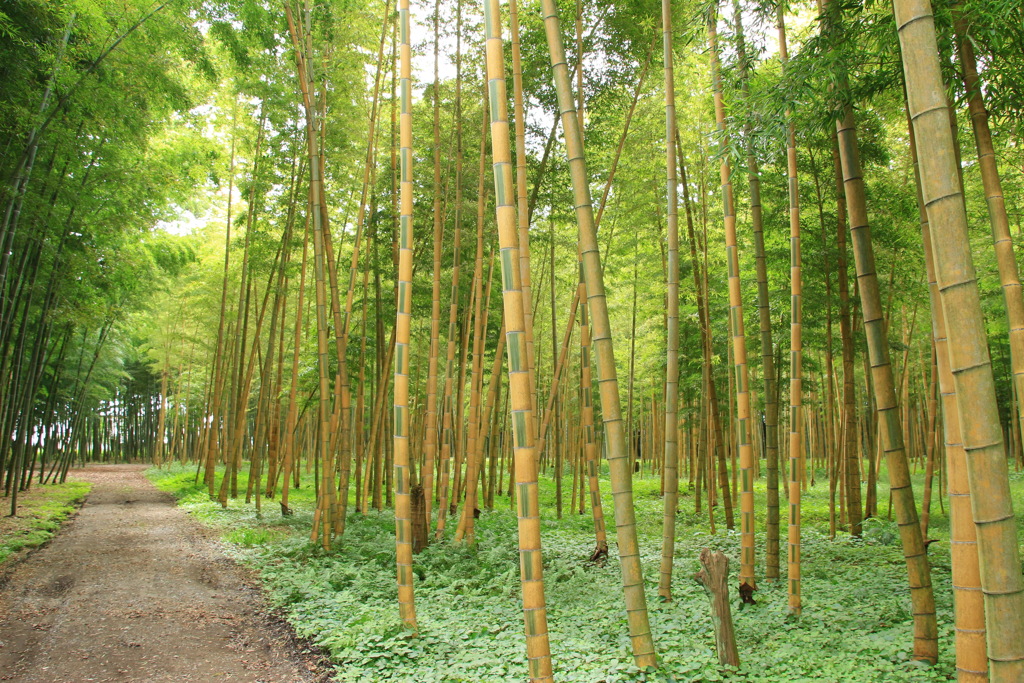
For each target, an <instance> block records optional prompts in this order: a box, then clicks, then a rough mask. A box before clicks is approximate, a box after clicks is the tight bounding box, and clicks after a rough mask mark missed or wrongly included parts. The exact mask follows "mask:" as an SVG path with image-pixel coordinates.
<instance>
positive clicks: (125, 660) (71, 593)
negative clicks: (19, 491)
mask: <svg viewBox="0 0 1024 683" xmlns="http://www.w3.org/2000/svg"><path fill="white" fill-rule="evenodd" d="M143 469H144V468H143V467H141V466H97V467H91V468H88V469H84V470H77V471H75V472H74V473H73V474H74V476H76V477H79V478H82V479H85V480H87V481H91V482H93V488H92V492H91V493H90V494H89V497H88V498H87V499H86V501H85V505H84V506H83V508H82V510H81V512H80V513H79V514H78V516H77V517H76V518H75V519H74V520H73V521H72V522H71V523H70V524H68V526H67V527H66V528H65V529H63V530H62V531H61V532H60V533H59V534H58V535H57V537H56V538H55V539H54V540H53V542H51V543H50V544H49V545H48V546H46V547H45V548H42V549H41V550H39V551H37V552H35V553H34V554H32V555H31V556H29V557H28V559H26V560H25V561H24V562H22V563H21V564H20V565H18V566H17V567H16V568H15V569H14V570H13V571H12V572H11V573H10V575H9V576H8V577H7V580H6V581H5V582H4V585H2V586H0V680H3V681H23V682H24V683H29V682H33V683H36V682H38V683H44V682H45V683H85V682H86V681H97V682H100V681H118V682H122V681H168V682H170V681H175V682H179V683H183V682H186V681H230V682H238V683H241V682H252V683H255V682H267V683H292V682H300V681H301V682H313V681H325V680H328V679H329V676H330V674H329V670H328V668H327V667H326V666H325V663H324V662H323V661H322V660H321V659H319V658H318V657H317V656H316V655H314V654H313V653H311V652H309V651H308V650H304V649H303V648H302V646H301V644H300V643H298V642H297V641H296V640H295V638H294V635H293V634H292V632H291V630H290V629H289V628H288V626H287V625H286V624H284V623H282V622H281V621H279V620H276V619H275V618H274V617H272V616H270V615H268V614H267V611H266V608H265V606H264V605H263V603H262V600H261V598H260V594H259V592H258V590H257V589H256V588H254V587H253V585H252V583H251V580H250V579H249V578H248V577H247V574H246V572H245V570H243V569H242V568H240V567H238V566H237V565H235V564H234V563H233V562H232V561H231V560H230V559H229V558H228V557H226V556H225V555H224V553H223V552H222V551H221V550H220V549H219V547H218V544H217V543H216V541H215V540H213V539H212V538H211V535H210V534H209V533H208V532H207V531H205V530H204V529H202V528H200V527H199V525H198V524H197V523H196V522H194V521H193V520H191V519H190V518H189V517H188V515H186V514H185V513H184V512H183V511H181V510H180V509H178V508H176V507H174V502H173V500H172V499H171V497H170V496H169V495H168V494H166V493H163V492H161V491H158V490H157V489H156V488H155V487H154V486H153V485H152V484H151V483H150V482H149V481H148V480H147V479H146V478H145V477H144V476H143V475H142V470H143Z"/></svg>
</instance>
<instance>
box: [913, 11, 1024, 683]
mask: <svg viewBox="0 0 1024 683" xmlns="http://www.w3.org/2000/svg"><path fill="white" fill-rule="evenodd" d="M893 4H894V14H895V18H896V26H897V30H898V32H899V38H900V46H901V47H902V50H903V65H904V75H905V77H906V83H907V109H908V111H909V113H910V119H911V121H912V123H913V128H914V133H915V136H916V138H917V145H918V147H919V148H927V149H928V150H929V154H928V155H927V156H921V157H920V161H921V166H920V172H921V193H922V196H923V198H924V205H925V208H926V213H927V216H928V223H929V226H930V229H931V230H932V231H933V235H932V236H933V239H932V240H931V242H932V244H931V247H932V252H933V254H934V257H935V272H936V280H937V282H938V289H939V297H940V300H941V303H942V311H943V313H944V315H945V318H946V333H947V335H948V339H949V348H950V350H951V351H952V353H951V354H950V369H951V370H952V374H953V380H954V385H955V387H956V395H957V405H958V406H959V408H960V414H961V415H968V414H969V415H971V416H972V419H971V420H969V421H968V420H965V421H964V422H963V424H962V427H963V443H964V450H965V452H966V454H967V475H968V480H969V484H970V489H971V508H972V512H973V516H974V523H975V527H976V530H977V534H978V555H979V565H980V568H981V587H982V592H983V593H984V596H985V622H986V627H987V630H988V642H987V650H988V659H989V675H990V677H991V680H993V681H997V682H999V683H1001V682H1002V681H1019V680H1022V679H1024V577H1022V575H1021V563H1020V554H1019V548H1018V545H1017V530H1016V523H1015V520H1014V517H1013V506H1012V502H1011V497H1010V490H1009V472H1008V467H1007V462H1006V455H1005V451H1004V448H1003V447H1004V444H1003V434H1002V429H1001V427H1000V423H999V413H998V409H997V406H996V398H995V386H994V381H993V377H992V365H991V361H990V359H989V355H988V348H987V343H986V338H985V323H984V318H983V316H982V312H981V301H980V295H979V292H978V285H977V280H976V276H975V272H974V265H973V260H972V257H971V251H970V243H969V241H968V237H967V215H966V209H965V206H964V202H963V191H962V188H961V185H960V179H959V176H958V174H957V165H956V161H955V159H956V155H955V150H954V146H955V141H954V140H953V138H952V135H951V133H950V130H949V115H948V109H947V102H946V94H945V88H944V86H943V81H942V72H941V68H940V64H939V52H938V46H937V44H936V36H935V23H934V17H933V16H932V11H931V6H930V4H929V3H928V2H922V1H921V0H895V2H894V3H893Z"/></svg>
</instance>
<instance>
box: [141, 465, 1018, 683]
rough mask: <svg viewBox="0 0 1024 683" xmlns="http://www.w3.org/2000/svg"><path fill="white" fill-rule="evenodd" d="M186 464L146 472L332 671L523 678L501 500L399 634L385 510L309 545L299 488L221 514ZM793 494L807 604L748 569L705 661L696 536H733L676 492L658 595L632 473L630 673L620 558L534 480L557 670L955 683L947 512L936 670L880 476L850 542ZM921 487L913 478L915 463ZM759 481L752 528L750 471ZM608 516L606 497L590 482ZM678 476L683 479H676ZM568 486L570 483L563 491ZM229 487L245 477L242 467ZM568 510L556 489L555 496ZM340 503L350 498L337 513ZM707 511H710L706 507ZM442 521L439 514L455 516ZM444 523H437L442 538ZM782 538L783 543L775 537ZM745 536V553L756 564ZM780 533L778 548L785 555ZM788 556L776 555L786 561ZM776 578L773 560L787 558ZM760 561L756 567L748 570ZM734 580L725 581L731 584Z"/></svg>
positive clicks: (654, 547) (442, 551) (647, 484)
mask: <svg viewBox="0 0 1024 683" xmlns="http://www.w3.org/2000/svg"><path fill="white" fill-rule="evenodd" d="M194 472H195V470H194V469H192V468H189V469H187V470H185V469H174V468H172V469H171V470H164V471H159V470H150V472H149V473H148V474H149V476H150V477H151V478H152V479H153V480H154V481H156V483H157V485H158V486H159V487H161V488H163V489H164V490H168V491H171V492H173V493H174V494H175V495H176V496H178V498H179V501H180V503H181V504H182V505H183V506H184V507H186V508H187V509H188V510H189V511H190V512H191V513H192V514H193V515H194V516H196V517H197V518H198V519H200V520H202V521H203V522H204V523H207V524H211V525H214V526H217V527H219V528H220V529H221V530H222V533H223V538H224V540H225V541H226V542H228V543H229V544H230V545H229V547H230V548H232V550H233V552H234V553H235V554H236V556H237V557H239V558H240V559H242V560H243V561H245V562H248V563H250V564H251V565H253V566H254V567H256V568H257V569H258V570H259V571H260V573H261V575H262V577H263V580H264V585H265V587H266V589H267V591H268V594H269V596H270V599H271V601H272V602H273V603H274V604H276V605H278V606H281V607H283V608H284V609H285V611H286V613H287V614H288V615H289V620H290V621H291V623H292V624H293V625H294V626H295V628H296V630H297V631H298V633H299V634H300V635H303V636H306V637H309V638H310V639H311V640H313V641H314V642H316V643H317V644H318V645H320V646H321V647H323V648H325V649H326V650H328V651H329V653H330V654H331V656H332V658H333V660H334V661H335V663H336V664H337V666H338V674H337V680H339V681H411V680H416V681H423V682H432V681H437V682H445V683H447V682H453V683H454V682H459V681H482V682H488V681H507V680H523V679H525V677H526V666H525V662H524V656H525V648H524V644H523V626H522V612H521V605H520V601H519V600H520V598H519V595H520V592H519V566H518V559H517V537H516V519H515V513H514V512H513V511H512V509H511V505H510V503H509V500H508V499H507V498H506V497H501V498H500V499H498V500H497V501H496V506H495V509H494V510H493V511H484V512H483V514H482V515H481V517H480V519H478V520H477V543H476V545H475V546H474V547H472V548H467V547H464V546H461V545H454V544H452V543H451V542H450V540H449V541H446V542H441V543H435V544H432V545H431V546H430V547H428V548H427V549H426V550H425V551H424V552H422V553H421V554H420V555H418V556H417V557H416V564H415V568H414V569H415V573H416V586H415V590H416V606H417V611H418V621H419V633H418V635H417V636H415V637H414V636H412V635H411V634H409V633H407V632H405V631H404V630H403V629H402V626H401V623H400V621H399V619H398V609H397V603H396V595H395V568H394V567H395V565H394V558H395V550H394V518H393V515H392V514H391V513H390V512H388V511H385V512H381V513H377V512H371V513H370V514H368V515H365V516H364V515H358V514H353V515H350V517H349V520H348V526H347V531H346V534H345V538H344V541H343V543H340V544H338V547H336V548H335V549H334V550H332V551H331V552H329V553H325V552H323V551H322V550H321V549H319V548H318V547H316V546H314V545H312V544H310V543H309V542H308V535H309V528H310V523H311V518H312V517H311V509H312V504H313V496H312V487H311V486H308V484H307V485H306V487H305V488H302V489H300V490H298V491H294V492H293V494H292V495H293V498H292V500H291V503H292V507H293V508H294V509H296V514H295V515H293V516H291V517H288V518H282V517H281V515H280V513H279V512H278V510H277V503H276V502H271V501H264V512H265V514H263V515H258V514H256V512H255V511H254V510H253V508H252V506H251V505H250V506H245V505H244V503H242V502H240V501H231V502H230V503H229V505H228V507H227V508H226V509H222V508H221V507H220V505H219V504H217V503H216V502H211V501H210V500H209V498H208V496H207V495H206V493H205V489H203V487H201V486H199V487H197V486H195V485H194V484H193V478H194ZM820 481H821V478H819V484H818V485H817V486H816V487H814V488H812V489H811V490H810V491H808V492H807V493H806V494H805V496H804V535H803V578H804V582H803V595H804V613H803V615H802V616H801V617H800V618H798V619H797V618H793V617H791V616H789V615H788V614H787V610H786V584H785V581H779V582H776V583H769V582H767V581H764V580H762V581H761V582H760V584H759V587H758V591H757V593H756V594H755V597H756V599H757V601H758V604H756V605H752V606H746V607H745V608H741V607H740V605H739V603H738V600H735V601H734V620H735V623H736V631H737V639H738V645H739V650H740V657H741V661H742V662H743V664H742V666H741V667H739V668H738V669H736V670H728V669H723V668H722V667H720V666H718V664H717V660H716V657H715V655H714V637H713V630H712V624H711V619H710V616H709V610H708V603H707V598H706V597H705V596H704V594H703V591H702V590H701V589H700V587H699V586H698V585H697V583H696V582H695V581H694V580H693V579H692V576H693V574H694V573H695V572H696V571H697V569H698V568H699V566H698V562H697V556H698V553H699V552H700V549H701V548H702V547H712V548H716V549H719V550H721V551H723V552H725V553H726V554H728V555H729V557H730V569H731V572H732V574H733V576H735V574H736V571H737V569H738V556H739V534H738V533H735V532H729V531H726V530H725V528H724V526H725V525H724V520H722V519H721V515H720V514H719V519H717V520H716V523H717V524H718V533H717V534H714V535H712V534H710V533H708V531H707V519H706V512H705V513H704V514H702V515H699V516H697V515H695V514H694V513H693V495H692V493H689V492H687V493H685V494H684V495H682V496H681V497H680V514H679V522H678V526H677V529H678V533H677V545H676V569H675V573H674V576H673V593H674V596H675V600H674V601H673V602H671V603H661V602H659V601H658V598H657V572H658V560H659V557H660V534H661V508H662V501H661V497H660V495H659V490H658V488H659V482H658V480H657V479H654V478H640V479H638V480H636V481H635V484H634V493H635V499H636V508H637V519H638V531H639V534H640V544H641V552H642V559H643V564H644V576H645V581H646V584H647V596H648V605H649V608H650V610H651V624H652V629H653V633H654V638H655V643H656V646H657V648H658V654H659V660H660V662H661V668H660V669H659V670H658V671H657V672H654V673H650V672H641V671H639V670H637V669H636V668H635V667H634V666H633V664H632V658H631V656H630V652H629V640H628V637H627V633H626V625H625V614H624V609H623V605H622V597H621V587H620V584H619V580H620V574H619V566H618V561H617V559H616V558H615V557H614V554H615V551H614V545H613V546H612V548H613V549H612V555H613V557H612V558H611V559H609V561H608V562H607V563H606V564H605V565H603V566H597V565H594V564H591V563H589V562H587V560H586V558H587V557H588V556H589V554H590V552H591V550H592V547H593V531H592V527H591V522H590V518H589V515H583V516H580V515H576V514H568V513H567V514H565V515H564V516H563V518H562V519H561V520H556V519H555V518H554V517H555V514H554V495H555V494H554V484H553V482H552V481H551V480H550V477H546V476H545V477H542V480H541V503H542V516H543V526H542V536H543V544H544V560H545V576H544V578H545V586H546V593H547V603H548V617H549V628H550V632H551V648H552V655H553V659H554V666H555V671H556V677H557V678H558V680H561V681H589V682H592V683H612V682H619V681H622V682H625V681H654V680H659V681H660V680H667V681H764V682H768V681H858V682H859V681H908V682H909V681H914V682H917V681H921V682H923V681H945V680H953V679H955V666H954V661H953V625H952V594H951V584H950V561H949V543H948V539H949V531H948V529H949V524H948V517H947V516H946V514H945V513H944V512H942V511H941V510H940V509H939V505H938V501H937V499H936V500H935V502H933V512H932V526H931V531H930V534H929V535H930V536H931V537H932V538H935V539H937V541H938V542H936V543H933V544H932V546H931V548H930V557H931V560H932V572H933V576H932V580H933V583H934V585H935V593H936V602H937V607H938V620H939V637H940V643H939V647H940V659H939V663H938V664H937V665H936V666H934V667H929V666H926V665H923V664H921V663H918V662H914V661H911V660H910V657H909V655H910V652H911V624H912V617H911V613H910V599H909V594H908V591H907V589H906V569H905V565H904V562H903V559H902V555H901V551H900V547H899V540H898V534H897V532H896V526H895V524H894V523H893V522H890V521H888V520H887V519H885V509H886V503H887V496H886V490H887V489H886V487H885V481H884V477H883V481H882V482H881V483H880V486H879V510H880V512H881V515H882V516H881V517H880V518H879V519H875V520H870V521H869V522H868V523H867V524H866V525H865V531H864V537H863V538H862V539H857V538H852V537H850V536H848V535H846V534H842V533H841V534H840V535H839V536H838V537H837V538H836V539H834V540H830V539H829V538H828V534H827V532H828V492H827V486H823V485H822V484H821V483H820ZM914 483H915V487H916V488H915V490H916V491H917V493H918V495H920V491H921V488H922V487H921V483H922V475H921V473H920V472H919V473H917V474H916V475H915V482H914ZM758 484H759V487H758V488H757V490H756V503H757V510H758V511H759V517H758V529H759V530H761V531H763V522H764V520H763V511H764V496H765V491H764V484H763V481H762V482H758ZM1012 485H1013V491H1014V495H1015V499H1016V501H1015V502H1016V504H1017V509H1022V508H1021V506H1022V505H1024V477H1022V476H1021V475H1019V474H1013V475H1012ZM602 487H603V499H604V505H605V511H606V517H607V518H608V519H609V527H610V529H609V532H610V534H611V539H610V540H611V541H612V543H614V527H613V525H612V524H611V495H610V490H609V483H608V481H607V479H604V480H602ZM684 487H685V484H684ZM566 488H569V487H568V486H566ZM239 489H240V490H244V476H242V477H240V480H239ZM566 508H568V498H566ZM350 509H351V508H350ZM719 512H721V511H719ZM453 526H454V524H453V525H450V527H453ZM783 533H785V529H783ZM450 534H451V529H449V539H450ZM783 543H785V539H784V538H783ZM763 544H764V538H763V534H761V533H759V534H758V562H759V563H761V562H763V560H764V554H763ZM784 548H785V546H783V550H784ZM783 561H784V558H783ZM782 571H783V575H784V574H785V567H784V566H783V569H782ZM758 572H759V573H761V572H763V565H760V564H759V565H758ZM732 583H733V585H734V584H735V582H734V581H733V582H732Z"/></svg>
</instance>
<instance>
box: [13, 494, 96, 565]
mask: <svg viewBox="0 0 1024 683" xmlns="http://www.w3.org/2000/svg"><path fill="white" fill-rule="evenodd" d="M91 486H92V485H91V484H89V483H88V482H84V481H76V480H74V479H68V480H67V481H66V482H64V483H63V484H47V485H45V486H42V485H33V487H32V488H31V489H30V490H28V491H22V492H21V493H19V494H18V514H17V516H14V517H11V516H9V515H6V514H5V516H3V517H0V565H3V563H4V562H6V561H7V560H8V559H10V558H11V557H12V556H14V555H16V554H18V553H20V552H21V551H23V550H27V549H29V548H37V547H39V546H41V545H43V544H44V543H46V542H47V541H49V540H50V539H51V538H53V535H54V534H55V533H57V530H58V529H60V525H61V523H62V522H63V521H64V520H65V519H67V518H68V517H70V516H71V515H72V514H74V512H75V510H76V509H77V504H78V503H79V502H81V501H82V500H83V499H84V498H85V496H86V495H87V494H88V493H89V489H90V487H91ZM0 505H2V506H3V510H4V512H5V513H6V512H8V511H9V510H10V506H11V504H10V498H0Z"/></svg>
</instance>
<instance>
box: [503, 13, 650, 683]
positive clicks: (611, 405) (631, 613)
mask: <svg viewBox="0 0 1024 683" xmlns="http://www.w3.org/2000/svg"><path fill="white" fill-rule="evenodd" d="M541 11H542V14H543V16H544V26H545V32H546V34H547V41H548V49H549V52H550V55H551V67H552V70H553V72H554V77H555V87H556V90H557V92H558V110H559V114H560V116H561V118H562V131H563V133H564V136H565V143H566V151H567V156H568V159H569V167H570V176H571V178H572V186H573V204H574V206H575V207H576V209H575V210H576V220H577V222H578V223H579V239H580V250H581V251H582V253H583V265H584V276H585V279H586V283H587V303H588V304H589V306H590V312H591V315H592V317H593V340H594V349H595V351H596V353H597V360H598V384H599V386H600V389H601V414H602V419H603V421H604V428H605V429H604V434H605V439H606V441H607V443H608V464H609V469H610V472H611V480H612V497H613V499H614V502H615V526H616V530H617V538H618V545H619V558H620V566H621V568H622V583H623V590H624V593H625V602H626V613H627V616H628V620H629V633H630V640H631V643H632V650H633V659H634V661H635V663H636V665H637V666H639V667H641V668H643V667H647V666H654V665H655V664H656V661H657V658H656V655H655V652H654V640H653V637H652V636H651V629H650V623H649V621H648V614H647V599H646V596H645V595H644V586H643V571H642V569H641V566H640V549H639V544H638V541H637V534H636V516H635V510H634V506H633V487H632V475H631V473H630V471H629V453H628V451H627V449H626V435H625V434H624V433H623V424H622V415H621V402H620V400H619V386H618V380H617V378H616V373H615V354H614V350H613V344H612V336H611V324H610V321H609V315H608V303H607V300H606V298H605V290H604V281H603V275H602V272H601V256H600V251H599V246H598V242H597V230H596V228H595V225H594V217H593V206H592V205H591V199H590V187H589V185H588V182H587V177H588V176H587V169H586V161H585V158H584V148H583V141H582V136H581V134H580V130H579V119H578V118H577V117H576V112H575V107H574V105H573V98H572V89H571V86H570V83H569V67H568V64H567V63H566V59H565V50H564V47H563V45H562V38H561V32H560V28H559V22H558V11H557V8H556V7H555V3H554V0H542V3H541ZM495 137H497V136H495ZM506 320H507V316H506Z"/></svg>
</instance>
